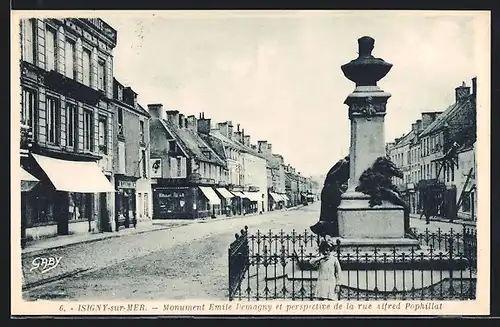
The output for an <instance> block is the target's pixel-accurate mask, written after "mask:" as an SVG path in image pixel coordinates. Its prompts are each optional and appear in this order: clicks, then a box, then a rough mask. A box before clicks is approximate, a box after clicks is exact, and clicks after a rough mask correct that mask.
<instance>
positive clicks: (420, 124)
mask: <svg viewBox="0 0 500 327" xmlns="http://www.w3.org/2000/svg"><path fill="white" fill-rule="evenodd" d="M421 130H422V119H417V131H421Z"/></svg>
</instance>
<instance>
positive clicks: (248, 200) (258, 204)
mask: <svg viewBox="0 0 500 327" xmlns="http://www.w3.org/2000/svg"><path fill="white" fill-rule="evenodd" d="M241 193H243V195H244V200H243V207H244V209H245V214H250V213H258V212H259V208H262V207H263V203H264V202H263V201H262V199H263V194H261V193H259V192H248V191H247V192H241Z"/></svg>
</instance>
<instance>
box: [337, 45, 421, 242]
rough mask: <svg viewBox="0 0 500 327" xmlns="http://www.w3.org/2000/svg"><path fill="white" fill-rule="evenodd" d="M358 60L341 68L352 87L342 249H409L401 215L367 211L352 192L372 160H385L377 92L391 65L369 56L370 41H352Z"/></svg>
mask: <svg viewBox="0 0 500 327" xmlns="http://www.w3.org/2000/svg"><path fill="white" fill-rule="evenodd" d="M358 44H359V51H358V53H359V57H358V58H357V59H355V60H353V61H351V62H349V63H348V64H345V65H343V66H342V71H343V72H344V75H345V76H346V77H347V78H348V79H350V80H351V81H353V82H355V83H356V88H355V90H354V91H353V92H352V93H351V94H349V96H348V97H347V99H346V100H345V102H344V103H345V104H346V105H348V106H349V119H350V121H351V143H350V148H349V156H350V171H349V185H348V189H347V192H346V193H344V194H343V195H342V201H341V203H340V205H339V207H338V223H339V235H340V242H341V246H342V247H353V248H354V247H357V248H359V247H371V248H373V247H377V248H380V247H382V246H383V247H387V248H390V247H394V246H396V247H399V248H400V247H403V248H404V247H412V246H417V244H418V242H417V241H416V240H408V239H405V238H404V237H405V231H404V212H403V208H402V207H401V206H396V205H393V204H391V203H388V202H383V203H382V205H377V206H374V207H370V205H369V199H370V198H369V196H367V195H365V194H362V193H359V192H356V191H355V189H356V187H357V186H358V181H359V177H360V176H361V174H362V173H363V172H364V171H365V170H366V169H368V168H370V167H371V166H372V164H373V163H374V161H375V160H376V159H377V158H378V157H383V156H386V150H385V139H384V116H385V114H386V104H387V100H388V99H389V98H390V96H391V95H390V94H389V93H387V92H384V91H383V90H382V89H380V87H378V86H377V82H378V81H379V80H380V79H382V78H383V77H384V76H385V75H386V74H387V73H388V72H389V70H390V69H391V67H392V64H389V63H387V62H385V61H384V60H382V59H379V58H374V57H373V56H372V55H371V51H372V50H373V45H374V40H373V39H372V38H370V37H362V38H360V39H359V40H358Z"/></svg>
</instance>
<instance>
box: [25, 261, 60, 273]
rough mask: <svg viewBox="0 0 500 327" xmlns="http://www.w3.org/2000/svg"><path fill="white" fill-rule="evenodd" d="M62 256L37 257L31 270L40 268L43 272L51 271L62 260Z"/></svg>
mask: <svg viewBox="0 0 500 327" xmlns="http://www.w3.org/2000/svg"><path fill="white" fill-rule="evenodd" d="M61 259H62V257H36V258H35V259H33V261H32V262H31V264H32V266H33V267H31V269H30V271H33V270H37V269H38V270H39V271H40V272H41V273H42V274H43V273H46V272H48V271H51V270H52V269H54V268H55V267H57V265H58V264H59V262H61Z"/></svg>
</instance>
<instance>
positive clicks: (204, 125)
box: [198, 112, 212, 135]
mask: <svg viewBox="0 0 500 327" xmlns="http://www.w3.org/2000/svg"><path fill="white" fill-rule="evenodd" d="M211 123H212V120H211V119H210V118H205V113H204V112H202V113H201V114H200V118H199V119H198V133H200V134H205V135H208V134H210V129H211Z"/></svg>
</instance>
